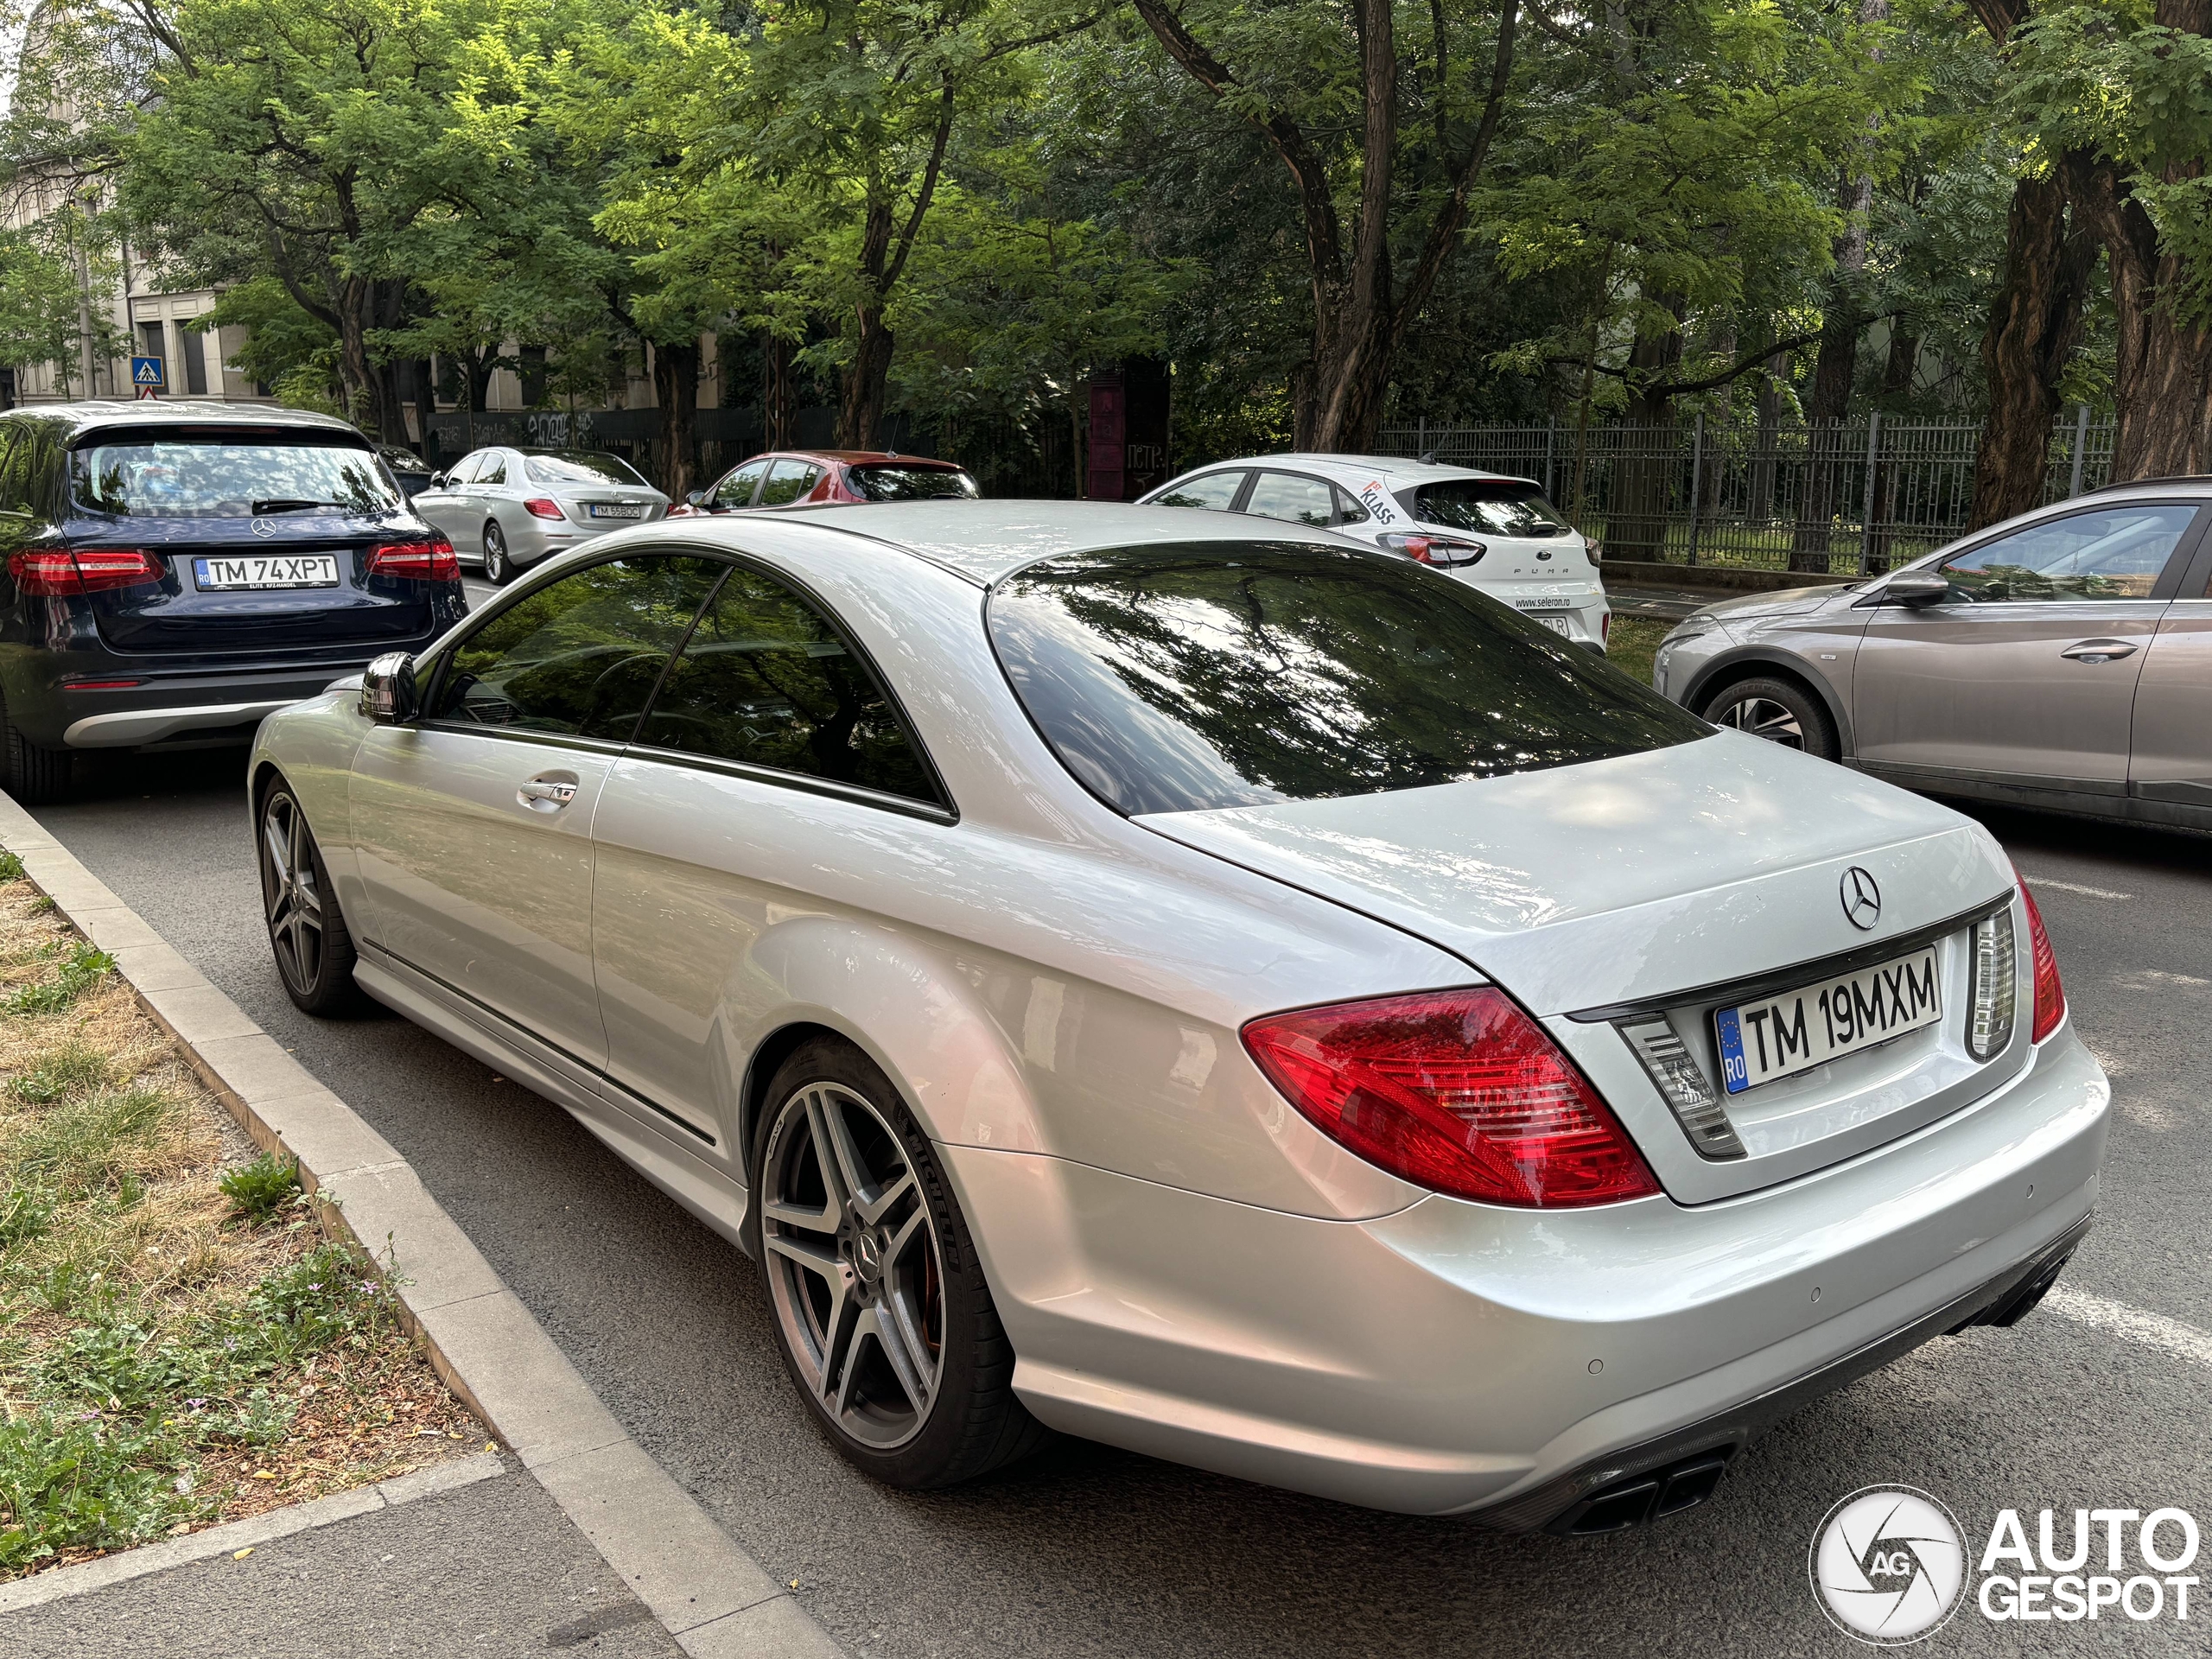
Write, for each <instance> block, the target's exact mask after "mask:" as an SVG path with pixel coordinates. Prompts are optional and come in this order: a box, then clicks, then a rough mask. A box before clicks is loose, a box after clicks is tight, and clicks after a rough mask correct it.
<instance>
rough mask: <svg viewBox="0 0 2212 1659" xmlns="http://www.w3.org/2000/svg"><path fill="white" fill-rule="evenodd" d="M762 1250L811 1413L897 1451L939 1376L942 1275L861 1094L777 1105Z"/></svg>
mask: <svg viewBox="0 0 2212 1659" xmlns="http://www.w3.org/2000/svg"><path fill="white" fill-rule="evenodd" d="M761 1174H762V1178H763V1185H762V1188H761V1193H760V1202H761V1209H760V1216H761V1224H762V1237H761V1243H763V1245H764V1246H765V1247H766V1249H767V1252H768V1256H769V1260H768V1262H767V1268H768V1283H769V1287H770V1292H769V1294H771V1295H772V1297H773V1298H774V1300H775V1304H776V1317H777V1319H778V1320H779V1322H780V1324H781V1325H782V1326H783V1331H784V1340H785V1344H787V1345H788V1346H789V1347H790V1348H791V1351H793V1353H794V1355H795V1356H796V1357H798V1358H799V1359H800V1360H801V1361H802V1363H804V1366H805V1368H806V1370H807V1372H808V1381H809V1382H810V1386H811V1388H812V1389H813V1393H814V1396H815V1399H816V1401H817V1403H818V1404H819V1405H820V1406H821V1407H822V1408H823V1410H824V1411H825V1412H827V1413H828V1414H829V1415H830V1416H831V1417H832V1418H833V1419H834V1420H835V1421H836V1425H837V1427H838V1428H839V1429H840V1430H842V1432H843V1433H846V1434H849V1435H850V1436H851V1437H852V1438H853V1439H854V1440H856V1441H858V1442H860V1443H861V1445H863V1446H873V1447H875V1448H877V1449H879V1450H883V1451H890V1450H893V1449H894V1448H896V1447H898V1446H904V1445H905V1444H906V1442H907V1441H908V1440H912V1439H913V1437H914V1436H915V1435H916V1434H917V1433H919V1432H920V1430H921V1427H922V1425H923V1424H924V1423H925V1422H926V1421H928V1418H929V1414H930V1406H931V1402H933V1401H935V1399H936V1398H937V1395H938V1386H939V1384H940V1383H941V1382H942V1380H943V1376H944V1258H943V1255H942V1254H941V1253H940V1251H939V1249H938V1236H937V1230H936V1228H935V1227H934V1226H933V1225H931V1218H930V1212H929V1206H928V1205H925V1203H923V1201H922V1195H921V1188H920V1185H919V1183H918V1182H917V1181H916V1180H915V1179H914V1171H913V1167H912V1164H911V1163H910V1162H909V1161H908V1160H907V1158H906V1154H905V1151H904V1149H903V1148H902V1147H900V1146H899V1137H898V1135H895V1134H894V1133H893V1131H892V1128H891V1126H890V1125H889V1124H887V1123H886V1122H884V1121H883V1119H882V1118H881V1117H880V1116H878V1115H877V1113H876V1110H875V1109H874V1107H873V1106H871V1105H869V1104H868V1102H867V1101H866V1100H865V1099H863V1098H862V1097H861V1096H859V1095H858V1094H856V1093H855V1092H854V1091H853V1090H850V1089H848V1088H846V1087H844V1086H842V1084H836V1083H828V1082H823V1083H817V1084H810V1085H809V1086H808V1087H806V1088H804V1089H802V1090H799V1091H798V1093H796V1094H794V1095H793V1096H791V1098H790V1099H789V1100H787V1101H785V1103H784V1105H783V1109H782V1110H781V1111H780V1112H779V1114H778V1117H777V1122H776V1123H775V1126H774V1127H773V1128H772V1129H771V1131H770V1133H769V1138H768V1147H767V1156H766V1160H765V1162H764V1163H763V1165H762V1168H761Z"/></svg>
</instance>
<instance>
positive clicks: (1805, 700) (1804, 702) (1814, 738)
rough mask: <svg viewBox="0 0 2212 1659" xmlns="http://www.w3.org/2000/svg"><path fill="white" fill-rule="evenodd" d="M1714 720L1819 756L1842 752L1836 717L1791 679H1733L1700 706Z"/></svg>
mask: <svg viewBox="0 0 2212 1659" xmlns="http://www.w3.org/2000/svg"><path fill="white" fill-rule="evenodd" d="M1701 712H1702V713H1703V714H1704V715H1705V717H1706V718H1707V720H1709V721H1712V722H1713V724H1714V725H1716V726H1726V727H1730V728H1733V729H1734V730H1736V731H1739V732H1748V733H1750V734H1751V735H1752V736H1753V737H1763V738H1764V739H1765V740H1766V741H1768V742H1770V743H1779V744H1781V745H1782V746H1783V747H1784V748H1786V749H1802V750H1803V751H1804V752H1805V753H1807V754H1810V755H1817V756H1818V757H1819V758H1820V759H1821V760H1836V759H1837V758H1838V757H1839V756H1840V755H1841V753H1843V751H1842V747H1841V746H1840V744H1838V743H1837V741H1836V736H1835V722H1834V721H1832V720H1830V719H1829V718H1828V711H1827V709H1826V707H1824V706H1823V705H1822V703H1821V700H1820V698H1819V697H1817V696H1815V695H1814V694H1813V693H1812V692H1810V691H1808V690H1806V689H1805V688H1804V687H1803V686H1802V685H1799V684H1798V683H1796V682H1795V681H1794V680H1782V679H1756V680H1738V681H1737V682H1736V683H1735V684H1733V685H1730V686H1724V687H1722V688H1721V690H1719V691H1717V692H1715V693H1714V694H1713V696H1711V697H1709V698H1707V700H1706V704H1705V708H1704V709H1703V710H1702V711H1701Z"/></svg>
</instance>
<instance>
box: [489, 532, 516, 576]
mask: <svg viewBox="0 0 2212 1659" xmlns="http://www.w3.org/2000/svg"><path fill="white" fill-rule="evenodd" d="M514 573H515V569H514V566H513V565H512V564H510V563H508V562H507V536H506V532H505V531H503V530H501V529H500V528H499V520H498V519H496V518H487V519H486V520H485V521H484V580H485V581H486V582H490V583H491V584H492V585H493V587H494V588H499V587H504V586H505V583H506V580H507V578H508V577H509V576H512V575H514Z"/></svg>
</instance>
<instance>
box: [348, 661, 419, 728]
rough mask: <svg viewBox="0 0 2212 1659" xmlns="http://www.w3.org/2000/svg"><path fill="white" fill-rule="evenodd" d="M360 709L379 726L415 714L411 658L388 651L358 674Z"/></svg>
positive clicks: (405, 718)
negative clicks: (359, 679) (359, 678)
mask: <svg viewBox="0 0 2212 1659" xmlns="http://www.w3.org/2000/svg"><path fill="white" fill-rule="evenodd" d="M361 712H362V713H363V714H364V715H367V716H368V718H369V719H371V720H372V721H375V722H376V723H377V724H378V725H379V726H401V725H404V724H405V723H406V722H407V721H410V720H412V719H414V718H415V659H414V658H412V657H410V656H409V655H408V654H407V653H406V652H404V651H388V652H385V654H384V655H383V656H381V657H379V658H377V659H376V660H375V661H374V662H372V663H371V664H369V665H368V667H367V669H365V671H363V672H362V675H361Z"/></svg>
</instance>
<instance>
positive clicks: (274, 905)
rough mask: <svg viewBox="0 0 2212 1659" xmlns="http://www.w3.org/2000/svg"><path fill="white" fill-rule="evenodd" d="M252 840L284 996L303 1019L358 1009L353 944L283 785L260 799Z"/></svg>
mask: <svg viewBox="0 0 2212 1659" xmlns="http://www.w3.org/2000/svg"><path fill="white" fill-rule="evenodd" d="M257 840H258V841H259V842H260V864H261V908H262V914H263V916H264V918H265V919H266V921H267V922H268V925H269V948H270V951H271V953H272V954H273V955H274V956H275V957H276V958H277V977H278V978H279V979H281V980H283V982H284V994H285V995H287V996H289V997H290V998H291V999H292V1001H293V1003H294V1005H295V1006H296V1007H299V1008H300V1009H302V1011H304V1012H305V1013H308V1014H321V1015H326V1016H327V1015H331V1014H351V1013H353V1012H355V1011H357V1010H359V1008H360V1007H362V1006H363V1004H364V1002H365V998H364V997H363V995H362V994H361V989H360V988H359V986H358V985H356V984H354V982H353V961H354V955H353V935H352V934H351V933H349V932H348V931H346V918H345V916H344V915H343V914H342V913H340V911H339V908H338V895H337V894H336V893H334V892H332V891H331V887H330V875H329V873H328V872H327V870H325V869H324V868H323V866H322V852H321V849H320V848H318V847H317V846H316V845H315V832H314V831H313V830H312V829H308V817H307V814H306V813H304V812H302V811H301V810H300V804H299V801H298V799H297V798H296V797H295V796H294V795H293V793H292V791H291V788H290V786H289V785H287V784H283V783H278V784H277V785H275V786H274V787H273V788H271V789H270V791H269V793H268V794H267V795H265V796H264V797H263V798H262V802H261V816H260V834H259V836H257Z"/></svg>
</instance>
